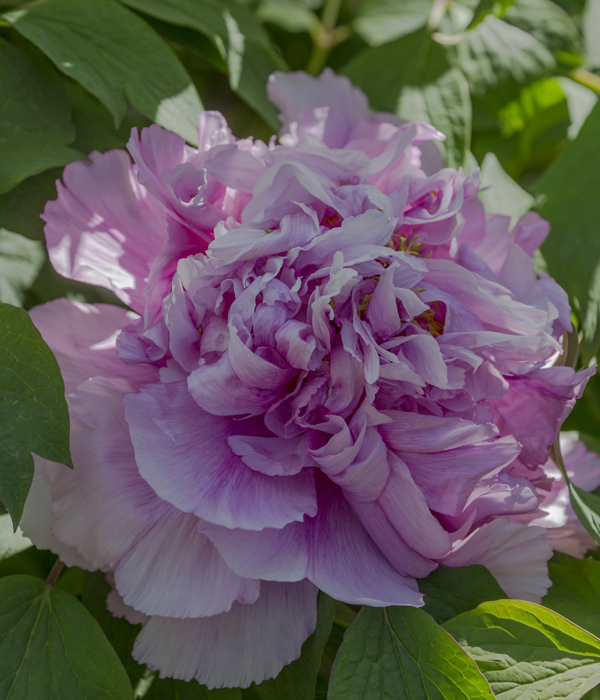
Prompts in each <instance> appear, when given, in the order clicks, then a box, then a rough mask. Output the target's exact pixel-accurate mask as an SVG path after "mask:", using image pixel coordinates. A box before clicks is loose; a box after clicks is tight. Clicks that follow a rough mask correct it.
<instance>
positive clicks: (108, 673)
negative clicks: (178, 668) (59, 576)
mask: <svg viewBox="0 0 600 700" xmlns="http://www.w3.org/2000/svg"><path fill="white" fill-rule="evenodd" d="M0 698H2V700H9V698H10V700H34V699H35V700H67V698H68V700H130V699H131V698H133V694H132V690H131V685H130V684H129V680H128V679H127V674H126V673H125V670H124V669H123V666H122V665H121V663H120V661H119V659H118V657H117V655H116V654H115V652H114V650H113V649H112V647H111V646H110V644H109V643H108V641H107V640H106V637H105V636H104V634H103V632H102V630H101V629H100V627H99V626H98V623H97V622H96V621H95V620H94V618H93V617H92V616H91V615H90V614H89V613H88V612H87V610H86V609H85V608H84V607H83V606H82V605H81V603H79V602H78V601H77V600H76V599H75V598H74V597H73V596H72V595H69V594H68V593H65V592H64V591H60V590H56V589H54V588H50V587H49V586H47V585H46V584H45V583H44V582H43V581H40V579H37V578H33V577H32V576H7V577H6V578H3V579H2V580H1V581H0Z"/></svg>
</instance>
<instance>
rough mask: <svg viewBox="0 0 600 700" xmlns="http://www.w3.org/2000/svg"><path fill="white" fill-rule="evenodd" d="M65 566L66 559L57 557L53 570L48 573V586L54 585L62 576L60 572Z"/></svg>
mask: <svg viewBox="0 0 600 700" xmlns="http://www.w3.org/2000/svg"><path fill="white" fill-rule="evenodd" d="M64 568H65V563H64V561H61V560H60V559H57V560H56V561H55V562H54V566H53V567H52V570H51V571H50V573H49V574H48V578H47V579H46V585H47V586H50V587H52V586H54V584H55V583H56V581H57V579H58V577H59V576H60V572H61V571H62V570H63V569H64Z"/></svg>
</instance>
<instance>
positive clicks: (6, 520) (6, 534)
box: [0, 513, 33, 561]
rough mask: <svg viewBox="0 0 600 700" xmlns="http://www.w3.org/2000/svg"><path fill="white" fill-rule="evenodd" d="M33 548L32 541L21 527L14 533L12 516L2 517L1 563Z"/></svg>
mask: <svg viewBox="0 0 600 700" xmlns="http://www.w3.org/2000/svg"><path fill="white" fill-rule="evenodd" d="M31 546H33V545H32V542H31V540H30V539H29V538H27V537H25V535H24V534H23V533H22V532H21V528H20V527H18V528H17V531H16V532H13V526H12V521H11V519H10V515H8V513H4V514H3V515H0V561H2V560H3V559H8V557H12V556H13V555H14V554H18V553H19V552H24V551H25V550H26V549H29V547H31Z"/></svg>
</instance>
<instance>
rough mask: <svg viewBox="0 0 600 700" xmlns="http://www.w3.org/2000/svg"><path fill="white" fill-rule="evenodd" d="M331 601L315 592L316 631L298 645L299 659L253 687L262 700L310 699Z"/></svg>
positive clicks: (332, 613) (330, 618)
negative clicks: (316, 599)
mask: <svg viewBox="0 0 600 700" xmlns="http://www.w3.org/2000/svg"><path fill="white" fill-rule="evenodd" d="M334 616H335V602H334V601H333V600H332V599H331V598H330V597H329V596H328V595H326V594H325V593H323V592H321V593H319V603H318V618H317V629H316V630H315V631H314V633H313V634H312V635H311V636H310V637H309V638H308V639H307V640H306V641H305V642H304V644H303V645H302V654H301V656H300V658H299V659H297V660H296V661H293V662H292V663H291V664H289V665H288V666H284V668H283V670H282V671H281V673H280V674H279V675H278V676H277V678H273V679H271V680H268V681H264V682H263V683H261V684H260V685H258V686H256V691H257V692H258V694H259V695H260V697H261V698H262V700H280V699H281V698H286V700H313V698H314V696H315V686H316V684H317V674H318V672H319V666H320V664H321V656H322V654H323V647H324V646H325V642H326V641H327V638H328V637H329V633H330V632H331V626H332V625H333V618H334Z"/></svg>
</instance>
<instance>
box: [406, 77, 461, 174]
mask: <svg viewBox="0 0 600 700" xmlns="http://www.w3.org/2000/svg"><path fill="white" fill-rule="evenodd" d="M397 113H398V115H399V116H401V117H404V118H405V119H409V120H414V121H424V122H427V123H429V124H433V126H435V128H436V129H439V130H440V131H441V132H442V133H443V134H445V135H446V140H445V141H444V142H443V149H444V152H445V156H446V165H448V166H449V167H452V168H458V167H459V166H461V165H464V163H465V158H466V155H467V153H468V152H469V149H470V147H471V119H472V115H471V97H470V95H469V85H468V83H467V81H466V80H465V77H464V75H463V74H462V73H461V72H460V70H458V68H452V69H450V70H448V71H446V72H445V73H442V75H441V76H440V77H439V78H437V79H436V80H433V81H432V82H430V83H426V84H424V85H422V86H411V85H407V86H406V87H405V88H404V89H403V90H402V93H401V94H400V100H399V103H398V108H397Z"/></svg>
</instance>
